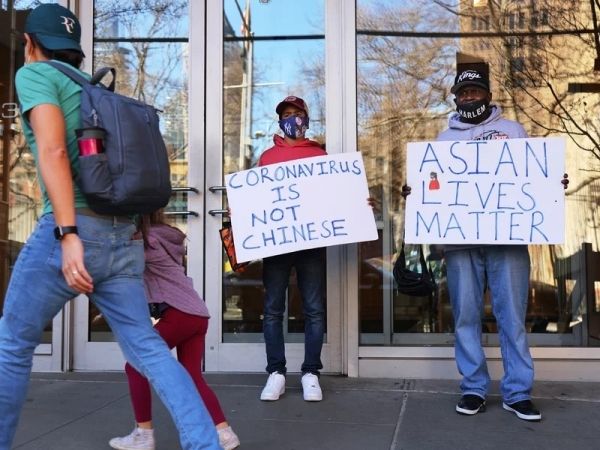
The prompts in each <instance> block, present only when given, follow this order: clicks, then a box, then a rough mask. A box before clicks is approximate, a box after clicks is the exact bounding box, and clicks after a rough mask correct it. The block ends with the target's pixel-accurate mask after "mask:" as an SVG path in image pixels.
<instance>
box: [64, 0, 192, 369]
mask: <svg viewBox="0 0 600 450" xmlns="http://www.w3.org/2000/svg"><path fill="white" fill-rule="evenodd" d="M155 3H156V2H142V3H140V2H138V1H135V0H125V1H120V2H119V7H118V8H116V7H115V2H114V1H112V0H96V1H94V2H81V4H80V6H81V8H80V17H81V20H82V22H83V27H82V28H83V29H84V30H94V31H93V36H92V35H89V36H88V40H87V42H86V43H87V46H86V47H85V50H86V54H87V55H93V61H92V58H89V57H88V60H86V67H85V68H84V70H86V71H87V72H93V71H94V70H97V69H99V68H101V67H105V66H109V67H113V68H115V69H116V71H117V77H116V88H115V90H116V91H117V92H119V93H121V94H124V95H128V96H130V97H134V98H139V99H140V100H142V101H144V102H146V103H149V104H152V105H154V106H155V107H156V108H157V109H159V110H160V111H161V112H160V122H161V131H162V134H163V138H164V140H165V143H166V146H167V151H168V153H169V160H170V167H171V184H172V186H173V196H172V197H171V201H170V203H169V205H168V206H167V208H166V213H167V214H168V217H169V220H170V223H171V225H174V226H177V227H178V228H180V229H181V230H182V231H184V232H185V233H187V234H188V238H189V239H190V240H192V239H193V235H194V233H195V232H196V230H197V227H195V226H192V221H188V217H191V218H192V220H193V219H195V218H196V217H197V216H199V214H198V213H194V212H193V211H189V209H188V197H189V196H195V195H197V192H198V189H196V188H193V187H190V186H189V185H188V172H189V171H190V167H189V163H188V157H189V153H190V147H189V137H188V135H189V115H188V112H189V100H188V96H189V89H188V86H189V83H188V82H189V66H190V45H189V23H190V21H191V20H190V16H191V5H190V3H191V2H189V1H188V0H177V1H172V2H168V4H166V3H164V2H163V3H161V4H160V5H159V4H158V3H156V4H155ZM83 39H84V41H85V40H86V36H85V35H84V38H83ZM92 63H93V64H92ZM197 151H200V152H201V151H202V149H201V148H199V149H197ZM196 222H197V221H196ZM201 234H202V231H201V229H200V231H199V235H201ZM194 270H196V272H193V273H192V270H191V268H188V274H189V275H190V276H191V277H192V278H194V279H200V278H201V277H202V272H201V271H198V270H197V268H196V267H194ZM199 284H200V285H201V283H199ZM73 314H74V315H73V317H74V327H73V330H74V333H75V335H74V339H73V352H74V353H73V358H72V359H73V360H72V367H73V369H75V370H122V369H123V365H124V359H123V356H122V354H121V351H120V349H119V347H118V345H117V343H116V342H115V338H114V336H113V334H112V332H111V330H110V328H109V327H108V324H107V323H106V321H105V320H104V318H103V317H102V314H101V313H100V312H99V311H98V309H97V308H96V307H95V305H94V304H93V303H91V302H90V301H89V300H88V299H87V298H86V297H85V296H80V297H78V298H77V299H76V300H75V302H74V308H73ZM148 320H150V316H148Z"/></svg>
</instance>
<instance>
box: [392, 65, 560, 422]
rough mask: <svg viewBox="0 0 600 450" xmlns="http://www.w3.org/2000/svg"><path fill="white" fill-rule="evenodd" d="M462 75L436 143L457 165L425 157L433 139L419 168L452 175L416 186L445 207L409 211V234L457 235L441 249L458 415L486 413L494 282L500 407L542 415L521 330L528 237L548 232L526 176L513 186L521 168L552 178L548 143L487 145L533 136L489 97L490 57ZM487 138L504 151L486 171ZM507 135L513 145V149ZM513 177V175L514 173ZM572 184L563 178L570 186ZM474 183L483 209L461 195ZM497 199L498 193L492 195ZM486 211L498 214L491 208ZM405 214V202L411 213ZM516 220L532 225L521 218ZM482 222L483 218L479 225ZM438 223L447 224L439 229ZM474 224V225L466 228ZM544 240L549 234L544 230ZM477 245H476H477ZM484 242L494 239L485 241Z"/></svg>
mask: <svg viewBox="0 0 600 450" xmlns="http://www.w3.org/2000/svg"><path fill="white" fill-rule="evenodd" d="M457 72H458V73H457V76H456V78H455V84H454V86H453V87H452V89H451V92H452V93H453V94H454V95H455V96H456V99H455V102H456V111H457V112H456V113H454V114H453V115H452V116H451V117H450V120H449V128H448V129H447V130H446V131H444V132H442V133H441V134H440V135H439V136H438V141H451V142H452V145H451V146H450V151H449V155H450V157H451V161H452V165H451V166H450V165H449V166H445V165H444V164H443V163H442V164H440V163H439V161H437V158H436V157H435V156H434V157H430V156H427V155H429V153H427V152H428V151H429V150H431V153H435V149H434V148H433V147H434V146H428V147H427V151H425V153H424V154H425V156H424V157H423V158H422V162H421V167H424V166H426V165H427V164H426V163H429V162H434V161H435V162H436V163H437V165H434V167H433V168H429V167H426V168H423V171H425V170H426V171H427V174H429V173H430V171H431V170H433V169H436V170H439V171H440V173H441V172H442V171H445V173H446V177H445V178H446V180H448V178H450V175H452V180H448V181H447V182H446V183H444V181H446V180H438V178H439V176H438V173H437V172H431V176H430V178H431V181H429V182H425V181H423V184H422V189H421V185H420V186H419V189H420V193H419V194H418V196H419V200H422V203H423V204H424V205H425V204H434V203H435V204H437V205H438V206H437V210H438V211H439V212H440V214H439V215H437V213H436V214H434V215H433V216H432V218H431V220H429V217H428V218H427V219H426V220H421V219H423V217H424V214H426V213H424V212H423V211H418V212H417V213H416V217H417V220H414V217H412V216H411V218H410V220H409V218H407V240H409V236H411V235H412V236H415V235H416V236H419V233H423V230H426V231H427V232H429V231H431V230H435V231H440V232H439V233H437V234H435V235H434V236H432V242H433V241H436V239H438V240H437V241H436V242H447V243H448V242H452V243H458V242H460V244H458V245H446V246H445V248H444V254H445V259H446V265H447V278H448V290H449V295H450V301H451V303H452V311H453V314H454V322H455V338H456V342H455V357H456V364H457V367H458V370H459V372H460V374H461V375H462V376H463V379H462V382H461V385H460V387H461V391H462V398H461V399H460V401H459V403H458V404H457V405H456V411H457V412H458V413H459V414H464V415H474V414H477V413H478V412H480V411H484V410H485V398H486V395H487V393H488V388H489V384H490V376H489V373H488V370H487V365H486V359H485V354H484V351H483V347H482V345H481V317H482V312H483V303H484V292H485V290H486V289H489V290H490V293H491V296H492V307H493V313H494V316H495V317H496V321H497V325H498V334H499V340H500V348H501V351H502V356H503V365H504V376H503V377H502V380H501V382H500V387H501V391H502V397H503V405H502V406H503V408H504V409H505V410H507V411H510V412H513V413H514V414H516V415H517V416H518V417H519V418H520V419H523V420H528V421H539V420H541V418H542V416H541V413H540V412H539V410H538V409H537V408H536V407H535V406H534V404H533V403H532V401H531V389H532V387H533V379H534V369H533V361H532V358H531V354H530V352H529V346H528V343H527V330H526V328H525V316H526V311H527V301H528V293H529V272H530V262H529V253H528V250H527V245H524V244H525V242H524V241H526V240H527V239H529V240H532V239H533V238H534V237H539V235H540V234H542V235H543V228H542V226H541V219H540V217H543V214H542V213H539V212H538V211H534V205H535V200H534V195H533V194H532V193H531V190H532V188H531V184H532V183H531V182H529V181H530V180H529V179H528V180H527V181H526V182H525V183H522V184H521V185H520V189H519V190H517V188H516V187H517V186H518V183H517V182H516V178H517V177H518V173H517V172H518V169H517V168H519V169H520V168H522V167H524V168H525V170H524V171H526V172H527V176H531V175H530V174H531V173H533V172H534V171H535V170H537V171H538V172H543V174H544V175H545V176H546V177H548V171H547V165H546V164H545V163H546V162H547V158H546V159H544V157H545V156H547V152H546V150H547V149H546V144H545V143H544V144H543V151H538V152H536V149H534V148H533V147H532V145H530V144H529V143H527V142H524V141H514V142H513V141H506V143H507V144H506V145H504V146H502V147H497V146H492V145H491V143H492V142H494V141H495V140H507V139H518V138H527V133H526V132H525V129H524V128H523V127H522V126H521V125H520V124H519V123H517V122H514V121H511V120H507V119H505V118H503V117H502V110H501V108H500V107H499V106H497V105H492V104H491V99H492V94H491V92H490V83H489V68H488V66H487V64H486V63H471V64H458V71H457ZM465 141H468V142H465ZM486 142H489V143H490V145H488V148H489V149H490V150H489V151H488V154H487V156H490V153H489V152H490V151H492V150H491V149H492V148H494V149H496V150H495V151H496V153H495V155H496V154H497V155H499V156H498V157H497V159H495V160H494V161H495V162H494V163H492V165H493V168H492V169H490V170H488V168H487V167H486V168H483V165H484V164H485V163H486V161H487V160H486V158H485V156H486V155H485V154H484V152H485V151H486V145H485V143H486ZM509 142H510V143H514V144H515V145H513V146H510V145H508V143H509ZM516 143H520V144H519V145H517V144H516ZM441 144H443V145H441ZM445 144H446V142H443V143H440V148H441V147H445V146H446V145H445ZM448 144H450V143H449V142H448ZM463 144H464V145H463ZM465 145H466V147H465ZM498 148H499V150H498ZM473 154H474V155H475V156H474V157H473ZM409 158H410V153H409ZM469 158H470V159H469ZM488 159H490V158H488ZM523 161H525V162H523ZM455 163H457V164H456V165H455ZM461 164H462V166H461ZM410 165H411V164H409V166H410ZM459 166H461V167H462V168H463V169H464V170H461V169H460V167H459ZM544 170H545V172H544ZM494 173H495V174H496V175H498V174H499V173H500V174H506V177H507V179H500V180H499V181H494V182H491V183H490V182H488V183H487V184H486V182H485V181H484V180H485V177H486V176H488V175H487V174H494ZM561 173H562V172H561ZM460 174H463V175H464V174H466V175H468V176H469V177H472V178H471V180H470V181H469V180H466V179H465V180H461V179H459V178H460V177H459V176H458V175H460ZM513 175H514V179H513V178H510V179H509V177H513ZM423 177H424V176H423ZM434 180H435V182H433V181H434ZM473 180H475V181H473ZM567 183H568V180H567V179H566V176H565V179H564V180H563V185H564V187H565V188H566V184H567ZM490 186H491V187H490ZM469 189H471V190H473V191H474V192H475V193H476V194H475V198H477V199H478V200H477V201H479V203H478V206H479V210H476V211H470V210H469V207H470V202H468V201H466V200H465V197H464V193H465V192H466V191H468V190H469ZM511 189H512V190H511ZM444 191H445V192H444ZM449 191H451V192H452V195H451V197H452V200H449V201H446V202H443V201H441V196H443V195H446V194H448V192H449ZM408 193H410V188H409V187H407V186H405V187H404V188H403V195H408ZM476 195H478V197H477V196H476ZM426 196H428V197H427V198H426ZM561 196H562V194H561ZM492 197H493V199H494V200H490V199H491V198H492ZM561 201H562V199H561ZM444 204H445V205H446V206H447V208H443V209H441V208H440V206H439V205H444ZM486 208H490V209H493V211H487V210H486ZM408 211H409V206H408V205H407V217H408ZM465 212H466V214H465ZM422 213H423V214H422ZM455 213H456V214H455ZM442 214H448V217H449V218H447V217H446V216H444V219H446V221H445V222H444V220H442V219H440V216H441V215H442ZM461 214H463V215H461ZM527 214H529V216H531V218H530V221H529V222H526V221H525V219H523V217H529V216H527ZM507 217H508V218H509V219H506V218H507ZM461 219H462V220H461ZM428 220H429V221H428ZM503 220H504V221H506V220H509V223H508V225H507V226H506V227H505V229H506V230H508V231H507V232H505V233H504V234H505V235H506V236H503V235H501V233H500V231H499V230H504V229H502V228H501V227H502V224H503V223H504V222H502V221H503ZM520 220H521V221H522V222H523V223H528V224H529V225H530V226H529V227H526V226H524V225H522V224H521V223H520V222H519V221H520ZM484 221H487V222H485V223H483V222H484ZM440 223H443V225H442V226H436V224H437V225H439V224H440ZM472 223H475V224H476V225H475V226H470V225H471V224H472ZM494 224H495V226H494ZM499 224H500V225H499ZM525 229H528V230H529V233H526V232H524V231H523V232H522V234H519V230H525ZM490 233H491V234H490ZM449 238H450V239H449ZM543 238H546V236H545V235H543ZM501 239H504V240H506V241H507V242H506V241H505V242H502V244H505V243H510V244H513V243H514V244H520V245H500V243H496V242H497V241H499V240H501ZM519 241H520V242H519ZM475 242H479V244H475V245H472V244H474V243H475ZM482 242H485V243H492V245H482V244H481V243H482ZM469 244H471V245H469Z"/></svg>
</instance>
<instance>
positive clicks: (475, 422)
mask: <svg viewBox="0 0 600 450" xmlns="http://www.w3.org/2000/svg"><path fill="white" fill-rule="evenodd" d="M206 378H207V380H208V382H209V383H210V384H211V386H212V387H213V388H214V390H215V392H216V393H217V395H218V397H219V399H220V401H221V404H222V406H223V410H224V411H225V415H226V416H227V419H228V420H229V422H230V423H231V424H232V426H233V427H234V429H235V431H236V432H237V433H238V435H239V437H240V440H241V442H242V446H241V447H240V449H243V450H271V449H273V450H275V449H277V450H306V449H311V450H337V449H344V450H400V449H402V450H446V449H448V450H471V449H473V450H475V449H477V450H487V449H494V450H495V449H502V450H505V449H515V450H516V449H527V450H537V449H540V450H541V449H544V450H554V449H556V450H558V449H560V450H564V449H575V448H583V449H600V431H599V429H600V427H599V424H600V383H549V382H537V383H536V386H535V392H534V400H535V403H536V405H537V406H538V407H539V408H540V409H541V411H542V415H543V420H542V421H541V422H539V423H528V422H525V421H522V420H520V419H518V418H517V417H516V416H515V415H513V414H512V413H509V412H506V411H504V410H502V403H501V399H500V397H499V396H498V395H497V393H498V386H497V383H496V384H494V386H493V388H492V393H493V394H496V395H490V396H489V397H488V408H487V411H486V412H485V413H482V414H477V415H476V416H473V417H465V416H460V415H458V414H456V413H455V412H454V406H455V403H456V401H457V400H458V398H459V394H458V383H457V382H456V381H431V380H407V379H400V380H397V379H351V378H345V377H341V376H322V377H321V384H322V386H323V392H324V400H323V401H322V402H320V403H307V402H304V401H303V400H302V391H301V386H300V379H299V375H298V374H288V381H287V391H286V394H285V396H283V397H282V398H281V399H280V400H279V401H277V402H271V403H267V402H261V401H259V400H258V396H259V394H260V390H261V388H262V385H263V383H264V381H265V379H266V375H261V374H207V375H206ZM154 411H155V412H154V419H155V427H156V437H157V450H176V449H179V448H180V446H179V441H178V438H177V433H176V431H175V429H174V427H173V424H172V422H171V420H170V418H169V416H168V414H167V412H166V410H165V409H164V408H163V406H162V405H161V404H160V402H159V401H158V400H156V402H155V405H154ZM132 417H133V416H132V413H131V407H130V403H129V395H128V388H127V382H126V378H125V375H124V374H123V373H67V374H41V373H36V374H34V375H33V377H32V383H31V386H30V390H29V395H28V398H27V403H26V405H25V407H24V410H23V414H22V415H21V422H20V424H19V429H18V431H17V437H16V440H15V442H14V447H13V448H14V449H19V450H96V449H98V450H99V449H103V450H106V449H110V447H109V446H108V444H107V442H108V440H109V439H110V438H111V437H114V436H119V435H125V434H128V433H129V431H131V429H132V426H133V418H132Z"/></svg>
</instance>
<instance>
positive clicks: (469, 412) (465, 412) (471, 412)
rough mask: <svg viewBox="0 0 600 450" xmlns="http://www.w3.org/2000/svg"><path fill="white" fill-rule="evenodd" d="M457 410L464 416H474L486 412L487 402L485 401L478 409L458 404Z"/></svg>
mask: <svg viewBox="0 0 600 450" xmlns="http://www.w3.org/2000/svg"><path fill="white" fill-rule="evenodd" d="M456 412H457V413H459V414H462V415H464V416H474V415H475V414H477V413H479V412H485V402H483V403H482V404H481V406H480V407H479V408H477V409H464V408H461V407H460V406H458V405H456Z"/></svg>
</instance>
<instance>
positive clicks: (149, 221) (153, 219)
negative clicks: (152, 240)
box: [138, 208, 166, 247]
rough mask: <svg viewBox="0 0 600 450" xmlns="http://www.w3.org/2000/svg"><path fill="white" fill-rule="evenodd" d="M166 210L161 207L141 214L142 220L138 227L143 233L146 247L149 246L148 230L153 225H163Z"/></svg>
mask: <svg viewBox="0 0 600 450" xmlns="http://www.w3.org/2000/svg"><path fill="white" fill-rule="evenodd" d="M165 223H166V222H165V210H164V208H160V209H158V210H156V211H154V212H153V213H150V214H143V215H142V216H140V222H139V226H138V229H139V231H140V232H141V233H142V238H143V239H144V247H148V231H149V230H150V227H151V226H152V225H162V224H165Z"/></svg>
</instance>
